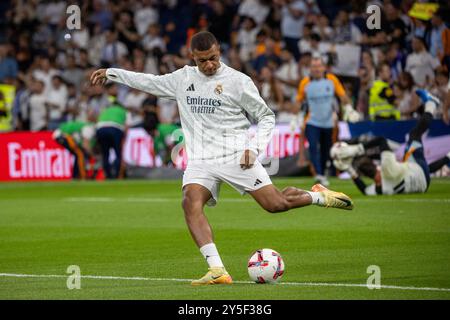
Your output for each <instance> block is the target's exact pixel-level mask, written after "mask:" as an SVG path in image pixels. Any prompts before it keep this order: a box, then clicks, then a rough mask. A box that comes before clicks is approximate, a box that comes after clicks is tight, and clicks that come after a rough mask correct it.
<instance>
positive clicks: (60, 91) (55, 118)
mask: <svg viewBox="0 0 450 320" xmlns="http://www.w3.org/2000/svg"><path fill="white" fill-rule="evenodd" d="M67 98H68V92H67V86H66V85H65V84H64V82H63V79H62V78H61V77H60V76H58V75H56V76H53V78H52V83H51V86H50V89H49V90H48V92H47V100H46V103H45V105H46V107H47V109H48V128H47V129H48V130H55V129H57V128H58V127H59V125H60V124H61V122H62V121H63V113H64V111H65V108H66V104H67Z"/></svg>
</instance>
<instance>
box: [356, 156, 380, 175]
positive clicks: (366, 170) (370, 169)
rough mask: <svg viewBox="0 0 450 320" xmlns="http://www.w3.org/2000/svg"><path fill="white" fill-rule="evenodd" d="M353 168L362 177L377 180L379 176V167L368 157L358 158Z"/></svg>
mask: <svg viewBox="0 0 450 320" xmlns="http://www.w3.org/2000/svg"><path fill="white" fill-rule="evenodd" d="M353 166H354V167H355V168H356V170H357V171H359V172H360V173H361V174H362V175H364V176H366V177H369V178H371V179H375V176H376V174H377V166H376V165H375V164H374V163H373V161H372V159H370V158H369V157H367V156H362V157H358V158H356V159H355V160H354V162H353Z"/></svg>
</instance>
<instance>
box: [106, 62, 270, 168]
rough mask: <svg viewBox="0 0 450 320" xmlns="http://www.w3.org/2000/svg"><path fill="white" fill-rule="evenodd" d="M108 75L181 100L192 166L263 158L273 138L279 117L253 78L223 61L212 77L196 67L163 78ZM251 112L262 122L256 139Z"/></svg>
mask: <svg viewBox="0 0 450 320" xmlns="http://www.w3.org/2000/svg"><path fill="white" fill-rule="evenodd" d="M106 76H107V78H108V79H110V80H112V81H115V82H119V83H123V84H125V85H128V86H130V87H133V88H136V89H139V90H142V91H145V92H148V93H150V94H152V95H154V96H157V97H162V98H168V99H172V100H176V101H177V104H178V110H179V114H180V121H181V126H182V128H183V134H184V137H185V146H186V151H187V155H188V159H189V162H200V163H201V162H216V163H217V162H219V163H220V162H228V161H236V159H237V161H239V159H240V157H241V155H242V153H243V151H244V150H245V149H250V150H253V151H254V152H256V153H257V154H258V153H260V152H263V151H264V150H265V148H266V146H267V144H268V142H269V140H270V139H271V136H272V131H273V128H274V125H275V115H274V114H273V112H272V111H271V110H270V109H269V108H268V106H267V105H266V103H265V102H264V100H263V99H262V98H261V96H260V95H259V92H258V89H257V88H256V86H255V84H254V83H253V81H252V79H251V78H250V77H248V76H247V75H245V74H243V73H241V72H239V71H237V70H234V69H232V68H230V67H228V66H227V65H225V64H224V63H222V62H221V65H220V68H219V69H218V70H217V72H216V73H215V74H214V75H212V76H206V75H204V74H203V73H201V72H200V71H199V70H198V67H192V66H185V67H183V68H181V69H179V70H176V71H175V72H172V73H169V74H165V75H162V76H157V75H152V74H144V73H136V72H131V71H126V70H121V69H115V68H110V69H107V71H106ZM246 113H248V114H249V115H250V116H251V117H252V118H254V119H255V120H256V121H257V122H258V131H257V134H256V136H254V137H249V134H248V129H249V127H250V121H249V120H248V119H247V117H246Z"/></svg>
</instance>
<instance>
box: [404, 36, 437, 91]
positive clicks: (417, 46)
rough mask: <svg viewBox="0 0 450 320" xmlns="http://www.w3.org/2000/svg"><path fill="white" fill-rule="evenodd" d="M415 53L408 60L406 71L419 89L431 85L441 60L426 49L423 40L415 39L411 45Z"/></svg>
mask: <svg viewBox="0 0 450 320" xmlns="http://www.w3.org/2000/svg"><path fill="white" fill-rule="evenodd" d="M411 45H412V49H413V52H411V53H410V54H409V55H408V57H407V58H406V67H405V70H406V71H408V72H410V73H411V75H412V76H413V78H414V82H415V83H416V85H418V86H419V87H424V86H427V85H430V84H431V83H432V82H433V81H434V70H435V69H436V68H437V67H439V65H440V63H439V60H438V59H437V58H435V57H433V56H432V55H431V54H430V53H429V52H428V51H427V49H426V47H425V42H424V40H423V38H420V37H414V38H413V41H412V43H411Z"/></svg>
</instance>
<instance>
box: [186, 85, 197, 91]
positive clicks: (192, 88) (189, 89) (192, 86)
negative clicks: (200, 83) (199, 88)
mask: <svg viewBox="0 0 450 320" xmlns="http://www.w3.org/2000/svg"><path fill="white" fill-rule="evenodd" d="M186 91H195V88H194V84H191V85H190V86H189V88H187V89H186Z"/></svg>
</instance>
